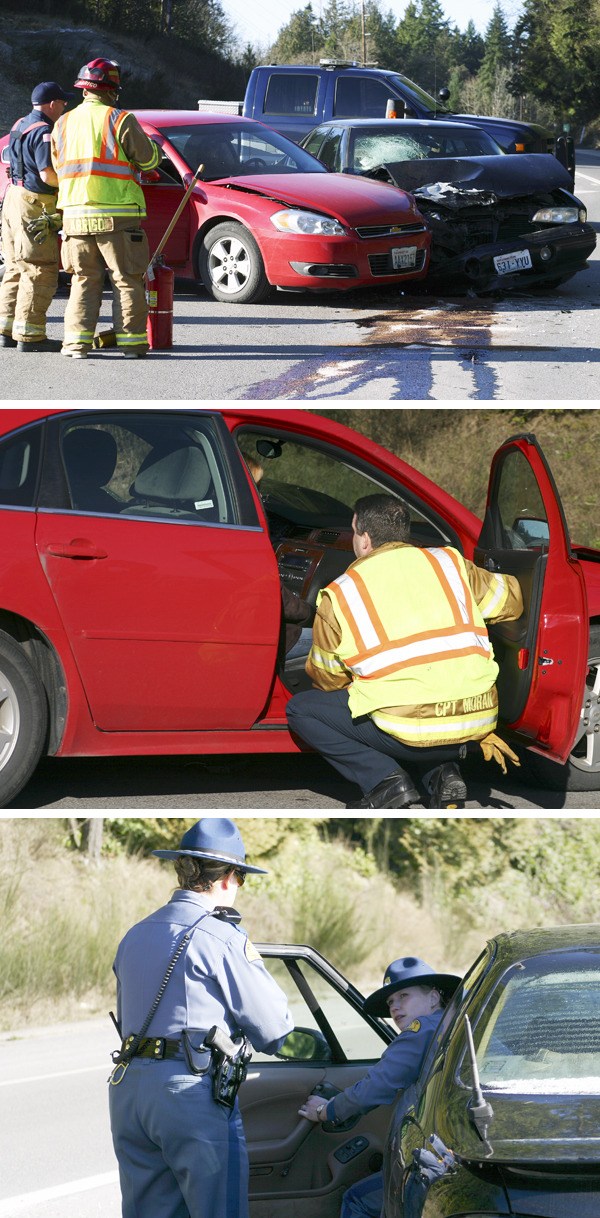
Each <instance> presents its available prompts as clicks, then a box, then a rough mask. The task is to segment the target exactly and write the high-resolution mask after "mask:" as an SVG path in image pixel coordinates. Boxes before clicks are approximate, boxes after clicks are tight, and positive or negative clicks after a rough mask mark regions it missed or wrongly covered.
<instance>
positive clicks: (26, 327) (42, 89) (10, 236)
mask: <svg viewBox="0 0 600 1218" xmlns="http://www.w3.org/2000/svg"><path fill="white" fill-rule="evenodd" d="M74 96H75V94H74V93H65V91H64V89H61V87H60V85H59V84H57V83H56V81H55V80H45V81H42V83H41V84H39V85H36V87H35V89H34V90H33V92H32V94H31V105H32V110H31V113H30V114H27V115H26V116H25V117H24V118H19V119H17V122H16V123H15V124H14V125H13V127H12V130H11V133H10V138H9V143H8V155H9V165H10V185H9V186H8V189H7V191H6V195H5V198H4V206H3V208H2V253H3V257H4V264H5V269H4V277H3V279H2V283H1V284H0V347H16V348H17V350H18V351H26V352H28V353H33V352H35V351H60V342H58V341H56V340H54V339H50V338H48V337H47V335H46V313H47V312H48V309H49V307H50V304H51V302H52V300H53V298H54V295H55V292H56V289H57V286H58V230H59V228H60V224H61V217H60V213H59V212H57V209H56V199H57V193H58V179H57V177H56V173H55V172H54V169H53V167H52V156H51V150H50V140H51V132H52V128H53V126H54V123H55V122H56V120H57V119H58V118H60V117H61V115H62V114H63V112H64V110H65V108H66V106H67V103H68V101H69V100H70V98H72V97H74Z"/></svg>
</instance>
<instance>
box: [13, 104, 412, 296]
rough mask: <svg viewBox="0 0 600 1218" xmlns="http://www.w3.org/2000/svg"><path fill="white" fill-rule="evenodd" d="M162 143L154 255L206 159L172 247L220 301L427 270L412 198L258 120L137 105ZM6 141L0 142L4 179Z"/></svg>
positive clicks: (150, 191) (177, 266) (372, 282)
mask: <svg viewBox="0 0 600 1218" xmlns="http://www.w3.org/2000/svg"><path fill="white" fill-rule="evenodd" d="M136 114H137V117H138V118H139V120H140V122H141V124H142V126H143V128H144V130H145V131H146V132H147V133H148V135H149V136H150V137H151V139H153V140H155V141H156V142H157V143H158V144H160V146H161V148H162V154H163V155H162V160H161V162H160V166H159V167H158V169H155V170H151V171H150V172H149V173H146V174H143V175H142V185H143V188H144V194H145V196H146V207H147V212H148V218H147V220H146V221H145V222H144V227H145V228H146V231H147V233H148V238H149V241H150V249H151V250H152V251H154V250H155V249H156V248H157V246H158V243H159V241H160V239H161V237H162V236H163V234H164V233H165V231H166V229H167V226H168V224H169V222H170V220H171V219H172V218H173V216H174V215H175V212H176V210H177V207H178V204H179V203H180V201H181V199H182V197H183V194H184V187H185V186H186V185H187V184H188V183H189V182H190V180H191V178H192V176H193V175H192V171H195V170H196V169H197V168H198V166H199V165H203V166H204V168H203V171H202V180H201V181H199V182H198V184H197V185H196V186H195V187H194V190H193V193H192V195H191V198H190V200H189V202H188V203H187V204H186V206H185V208H184V210H183V213H182V215H181V216H180V218H179V220H178V221H177V224H176V225H175V228H174V230H173V233H172V235H171V237H170V238H169V241H168V242H167V245H166V247H165V250H164V256H165V260H166V262H167V263H168V265H169V266H171V267H172V268H173V270H174V271H175V273H176V274H177V275H181V276H183V277H186V278H188V279H200V280H202V282H203V284H204V286H205V288H206V289H207V291H208V292H210V294H211V295H212V296H213V297H214V298H215V300H222V301H229V302H233V303H237V304H244V303H245V304H248V303H250V302H256V301H259V300H262V299H263V298H264V297H265V296H266V295H267V294H268V292H269V291H270V290H271V288H272V287H278V288H282V289H284V290H287V291H302V290H312V291H321V292H322V291H324V290H331V289H337V290H347V289H348V288H356V287H366V286H377V285H381V284H383V285H388V286H389V285H390V284H401V283H404V282H405V280H407V279H422V278H423V276H424V275H425V274H426V273H427V267H428V261H429V247H430V243H431V235H430V232H429V230H428V227H427V224H426V223H425V221H424V219H423V217H422V216H421V214H420V212H419V211H418V210H417V206H416V203H415V201H414V199H413V197H412V195H408V194H406V192H405V191H403V190H400V189H399V188H398V187H396V186H390V185H388V184H387V183H382V182H373V181H366V180H363V179H360V178H355V177H351V176H349V177H344V176H342V175H336V176H334V175H333V174H330V173H328V172H327V170H326V169H325V167H324V166H323V165H322V164H321V163H320V161H317V160H316V158H315V157H313V156H311V155H310V153H308V152H305V151H304V150H303V149H302V148H299V147H298V146H297V145H296V144H292V142H291V141H290V140H288V139H286V138H285V136H283V135H278V134H277V132H275V131H271V130H269V128H268V127H265V126H263V124H262V123H257V122H254V121H253V120H252V119H243V118H231V117H228V116H224V115H210V114H199V113H198V111H196V110H139V111H136ZM7 144H8V137H6V138H5V139H4V140H2V141H0V149H2V151H1V152H0V163H1V165H2V169H3V171H4V172H3V175H2V176H3V178H4V181H3V183H2V184H1V185H0V195H1V196H3V195H4V190H5V189H6V183H7V168H8V166H7V161H8V149H7Z"/></svg>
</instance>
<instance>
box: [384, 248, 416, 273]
mask: <svg viewBox="0 0 600 1218" xmlns="http://www.w3.org/2000/svg"><path fill="white" fill-rule="evenodd" d="M390 253H391V255H392V266H393V268H394V270H395V271H405V270H406V268H407V267H409V266H416V265H417V247H416V245H408V246H406V247H405V248H400V247H399V246H396V247H395V248H394V249H393V250H390Z"/></svg>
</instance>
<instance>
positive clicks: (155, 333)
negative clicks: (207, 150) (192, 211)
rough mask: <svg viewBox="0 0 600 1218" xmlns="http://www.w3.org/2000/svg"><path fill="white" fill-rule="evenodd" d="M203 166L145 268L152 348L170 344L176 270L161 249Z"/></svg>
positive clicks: (199, 167) (201, 167)
mask: <svg viewBox="0 0 600 1218" xmlns="http://www.w3.org/2000/svg"><path fill="white" fill-rule="evenodd" d="M203 170H204V165H199V166H198V168H197V170H196V172H195V174H194V176H193V178H192V180H191V181H190V183H189V184H188V187H187V190H186V191H185V194H184V195H183V198H182V199H181V201H180V203H179V206H178V208H177V211H176V212H175V215H174V216H173V219H172V220H171V223H170V224H169V227H168V228H167V231H166V233H165V234H164V236H163V237H162V238H161V241H160V242H159V244H158V246H157V248H156V252H155V253H154V254H153V255H152V258H151V260H150V265H149V266H148V269H147V271H146V299H147V301H148V324H147V327H146V332H147V335H148V346H149V347H150V350H151V351H165V350H167V349H168V348H169V347H172V346H173V288H174V283H175V273H174V271H172V270H171V267H170V266H166V265H165V260H164V258H163V257H162V251H163V249H164V248H165V245H166V244H167V241H168V240H169V237H170V236H171V233H172V232H173V229H174V228H175V225H176V223H177V221H178V219H179V217H180V215H181V213H182V211H183V209H184V207H185V205H186V203H187V201H188V199H189V197H190V195H191V193H192V191H193V189H194V186H195V185H196V182H197V181H198V178H199V177H200V175H201V173H202V172H203Z"/></svg>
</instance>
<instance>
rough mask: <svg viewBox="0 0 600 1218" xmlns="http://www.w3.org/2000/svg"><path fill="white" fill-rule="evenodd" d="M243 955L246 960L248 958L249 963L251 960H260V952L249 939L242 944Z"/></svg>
mask: <svg viewBox="0 0 600 1218" xmlns="http://www.w3.org/2000/svg"><path fill="white" fill-rule="evenodd" d="M244 955H245V957H246V960H250V962H251V963H252V961H253V960H260V952H257V950H256V948H255V946H254V944H253V943H252V942H251V941H250V939H246V942H245V944H244Z"/></svg>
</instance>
